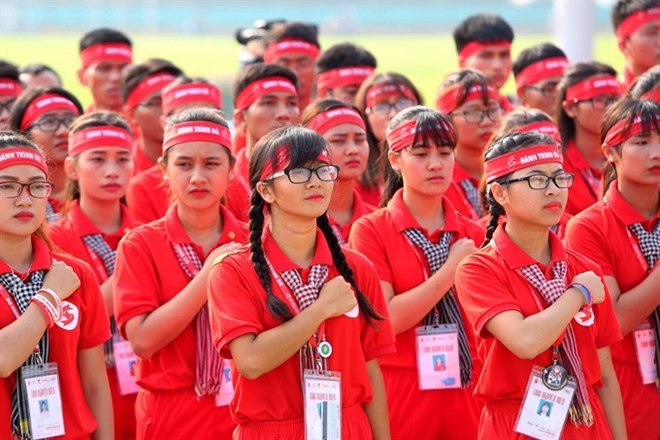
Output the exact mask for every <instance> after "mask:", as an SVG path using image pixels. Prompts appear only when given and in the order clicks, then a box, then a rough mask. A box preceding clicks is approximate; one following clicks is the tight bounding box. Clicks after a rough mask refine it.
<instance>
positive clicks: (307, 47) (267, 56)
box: [264, 38, 320, 64]
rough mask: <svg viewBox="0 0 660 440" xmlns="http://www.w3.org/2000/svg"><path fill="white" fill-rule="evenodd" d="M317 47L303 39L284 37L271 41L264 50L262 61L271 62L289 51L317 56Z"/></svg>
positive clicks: (314, 57)
mask: <svg viewBox="0 0 660 440" xmlns="http://www.w3.org/2000/svg"><path fill="white" fill-rule="evenodd" d="M319 51H320V49H319V47H318V46H316V45H315V44H312V43H309V42H307V41H305V40H295V39H289V38H285V39H282V40H280V41H278V42H276V43H271V44H269V45H268V47H267V48H266V51H265V52H264V63H266V64H273V63H274V62H275V60H277V59H278V58H279V57H281V56H282V55H286V54H289V53H304V54H305V55H309V56H310V57H312V58H313V59H316V58H317V57H318V56H319Z"/></svg>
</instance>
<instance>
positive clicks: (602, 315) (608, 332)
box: [592, 265, 623, 348]
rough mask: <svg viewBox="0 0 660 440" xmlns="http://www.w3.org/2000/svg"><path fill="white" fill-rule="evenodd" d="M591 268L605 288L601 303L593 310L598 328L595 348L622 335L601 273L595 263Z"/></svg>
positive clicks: (615, 340)
mask: <svg viewBox="0 0 660 440" xmlns="http://www.w3.org/2000/svg"><path fill="white" fill-rule="evenodd" d="M592 270H593V271H594V272H595V273H596V274H597V275H598V276H599V277H600V282H601V283H603V287H604V288H605V299H603V302H602V303H600V304H597V305H596V306H595V311H594V313H595V314H596V318H597V330H598V331H597V333H596V337H595V340H594V342H595V344H596V347H597V348H603V347H607V346H610V345H612V344H614V343H616V342H619V341H620V340H621V339H623V335H622V334H621V327H620V326H619V320H618V319H617V317H616V313H615V312H614V301H612V297H611V295H610V291H609V289H608V288H607V284H605V280H604V279H603V274H602V273H601V271H600V269H599V268H598V267H597V266H596V265H594V268H593V269H592Z"/></svg>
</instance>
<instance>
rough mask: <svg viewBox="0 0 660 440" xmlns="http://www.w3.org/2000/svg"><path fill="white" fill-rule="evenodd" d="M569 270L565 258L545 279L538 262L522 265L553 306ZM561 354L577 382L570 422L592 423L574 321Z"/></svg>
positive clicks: (533, 284) (555, 265)
mask: <svg viewBox="0 0 660 440" xmlns="http://www.w3.org/2000/svg"><path fill="white" fill-rule="evenodd" d="M567 270H568V264H567V263H566V261H558V262H556V263H555V264H554V266H553V267H552V279H551V280H546V278H545V275H544V274H543V272H542V271H541V269H540V268H539V266H538V264H531V265H529V266H525V267H523V268H521V269H520V272H521V274H522V276H523V277H524V278H525V280H527V282H528V283H529V284H531V285H532V286H534V287H535V288H536V290H538V292H539V293H540V294H541V297H542V298H543V300H544V301H545V302H546V304H548V305H549V306H550V305H552V304H553V303H554V302H555V301H557V300H558V299H559V298H560V297H561V296H562V295H563V294H564V292H565V291H566V272H567ZM559 358H560V360H561V363H562V365H564V366H565V367H566V369H567V370H568V372H569V374H570V375H571V376H573V377H574V378H575V380H576V382H577V392H576V393H575V398H574V399H573V403H572V404H571V408H570V414H571V422H572V423H573V424H574V425H576V426H579V425H586V426H591V425H592V424H593V422H594V417H593V413H592V411H591V403H590V402H589V394H588V392H587V385H586V379H585V378H584V371H583V370H582V362H581V361H580V356H579V353H578V348H577V340H576V339H575V332H574V331H573V326H572V325H571V324H569V325H568V327H566V335H565V336H564V340H563V341H562V343H561V345H560V346H559Z"/></svg>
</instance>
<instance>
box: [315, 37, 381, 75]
mask: <svg viewBox="0 0 660 440" xmlns="http://www.w3.org/2000/svg"><path fill="white" fill-rule="evenodd" d="M350 66H370V67H373V68H374V69H375V68H376V67H378V64H377V62H376V57H375V56H374V55H373V54H372V53H371V52H369V51H368V50H366V49H364V48H363V47H360V46H356V45H355V44H353V43H339V44H335V45H334V46H332V47H330V48H329V49H328V50H326V51H324V52H323V53H322V54H321V56H320V57H319V58H318V59H317V60H316V70H317V71H318V72H319V73H323V72H327V71H328V70H332V69H337V68H339V67H350Z"/></svg>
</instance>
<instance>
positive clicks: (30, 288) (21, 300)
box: [0, 270, 49, 439]
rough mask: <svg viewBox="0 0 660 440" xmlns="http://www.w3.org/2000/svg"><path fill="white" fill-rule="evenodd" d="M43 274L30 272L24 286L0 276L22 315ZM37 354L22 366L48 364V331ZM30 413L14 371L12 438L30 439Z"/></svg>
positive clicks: (15, 278) (8, 275) (8, 276)
mask: <svg viewBox="0 0 660 440" xmlns="http://www.w3.org/2000/svg"><path fill="white" fill-rule="evenodd" d="M44 276H45V273H44V271H43V270H38V271H35V272H32V274H31V277H30V281H29V282H28V283H27V284H25V283H23V281H21V279H20V278H19V277H18V276H17V275H16V274H14V273H5V274H2V275H0V283H2V285H3V286H4V288H5V289H7V292H9V294H10V295H11V296H12V297H13V298H14V300H15V301H16V305H17V306H18V311H19V312H20V313H21V314H23V313H25V310H27V308H28V307H29V306H30V299H32V297H33V296H35V295H36V294H37V292H38V291H39V289H41V287H42V286H43V284H44ZM38 346H39V353H36V352H35V351H33V352H32V353H31V354H30V357H29V358H27V360H26V361H25V362H23V365H21V367H24V366H28V365H41V364H43V363H45V362H48V352H49V344H48V331H46V332H44V334H43V336H42V337H41V339H40V340H39V344H38ZM29 418H30V412H29V409H28V402H27V399H26V398H25V384H24V381H23V374H22V373H21V368H18V369H17V370H16V384H15V385H14V389H13V390H12V393H11V430H12V433H13V434H14V436H16V437H17V438H19V439H30V438H32V434H31V432H30V423H29Z"/></svg>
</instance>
